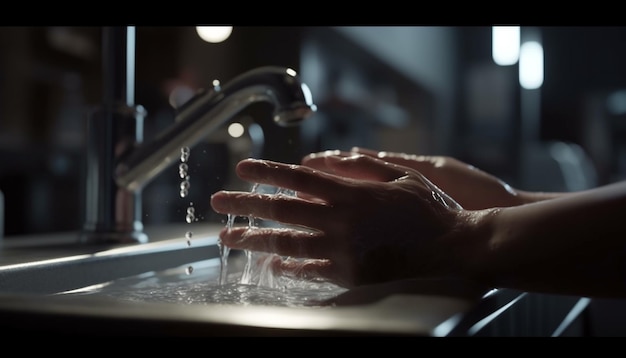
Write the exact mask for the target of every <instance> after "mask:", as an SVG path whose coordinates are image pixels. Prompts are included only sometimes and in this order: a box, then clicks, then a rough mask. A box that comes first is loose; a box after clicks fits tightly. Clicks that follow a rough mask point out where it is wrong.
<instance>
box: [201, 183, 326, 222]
mask: <svg viewBox="0 0 626 358" xmlns="http://www.w3.org/2000/svg"><path fill="white" fill-rule="evenodd" d="M211 207H212V208H213V210H215V211H216V212H218V213H220V214H232V215H237V216H252V217H256V218H261V219H265V220H272V221H277V222H281V223H288V224H295V225H301V226H305V227H308V228H317V229H324V228H325V227H326V224H329V222H328V220H326V219H325V218H327V217H329V216H328V214H329V213H328V205H327V204H326V203H323V202H312V201H307V200H303V199H301V198H296V197H289V196H276V195H271V194H257V193H249V192H239V191H223V190H222V191H218V192H216V193H214V194H213V195H212V196H211Z"/></svg>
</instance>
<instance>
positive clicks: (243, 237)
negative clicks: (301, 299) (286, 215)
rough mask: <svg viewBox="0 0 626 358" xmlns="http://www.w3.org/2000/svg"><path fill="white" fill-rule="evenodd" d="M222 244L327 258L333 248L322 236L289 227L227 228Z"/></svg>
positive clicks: (294, 255)
mask: <svg viewBox="0 0 626 358" xmlns="http://www.w3.org/2000/svg"><path fill="white" fill-rule="evenodd" d="M220 239H221V240H222V243H223V244H224V245H226V246H228V247H230V248H232V249H238V250H251V251H262V252H270V253H274V254H277V255H280V256H291V257H298V258H316V259H321V258H326V257H328V251H329V250H330V248H331V247H332V245H327V244H326V243H325V239H324V237H323V236H322V235H321V234H320V233H314V232H304V231H299V230H294V229H287V228H248V227H236V228H230V229H229V228H223V229H222V231H221V232H220Z"/></svg>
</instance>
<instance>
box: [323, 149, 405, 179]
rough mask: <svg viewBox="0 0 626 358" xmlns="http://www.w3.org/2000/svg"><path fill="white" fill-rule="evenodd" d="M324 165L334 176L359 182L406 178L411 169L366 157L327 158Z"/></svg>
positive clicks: (358, 155)
mask: <svg viewBox="0 0 626 358" xmlns="http://www.w3.org/2000/svg"><path fill="white" fill-rule="evenodd" d="M324 159H325V161H326V165H327V166H328V167H329V168H331V169H332V170H333V172H334V173H335V174H336V175H341V176H345V177H348V178H352V179H359V180H374V181H383V182H388V181H393V180H396V179H399V178H402V177H405V176H407V175H408V174H409V173H410V172H411V168H409V167H405V166H401V165H397V164H394V163H390V162H386V161H384V160H380V159H377V158H374V157H371V156H367V155H360V154H357V155H352V156H349V157H338V156H328V157H325V158H324Z"/></svg>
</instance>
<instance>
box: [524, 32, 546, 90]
mask: <svg viewBox="0 0 626 358" xmlns="http://www.w3.org/2000/svg"><path fill="white" fill-rule="evenodd" d="M519 84H520V85H521V86H522V87H523V88H525V89H537V88H539V87H541V85H542V84H543V47H542V46H541V44H540V43H539V42H537V41H528V42H524V43H523V44H522V46H520V56H519Z"/></svg>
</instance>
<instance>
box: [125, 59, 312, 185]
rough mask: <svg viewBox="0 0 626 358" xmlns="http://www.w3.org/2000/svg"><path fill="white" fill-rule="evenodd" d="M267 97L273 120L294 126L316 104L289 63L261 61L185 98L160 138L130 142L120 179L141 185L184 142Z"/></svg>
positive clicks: (193, 140)
mask: <svg viewBox="0 0 626 358" xmlns="http://www.w3.org/2000/svg"><path fill="white" fill-rule="evenodd" d="M260 101H267V102H270V103H272V104H273V106H274V122H275V123H276V124H278V125H281V126H290V125H295V124H297V123H299V122H300V121H301V120H302V119H304V118H306V117H307V116H308V115H309V114H310V113H311V112H313V111H315V109H316V107H315V105H314V104H313V100H312V97H311V92H310V91H309V88H308V87H307V85H306V84H304V83H301V82H300V80H299V79H298V75H297V74H296V72H295V71H294V70H292V69H289V68H281V67H261V68H257V69H254V70H252V71H249V72H247V73H244V74H242V75H240V76H239V77H237V78H235V79H234V80H232V81H231V82H229V83H228V84H226V85H225V86H223V87H222V88H220V87H219V85H217V86H215V87H214V88H213V89H210V90H204V91H202V92H200V93H198V94H197V95H196V96H195V97H193V98H191V99H190V100H189V101H188V102H186V103H185V104H184V105H183V106H182V107H180V109H179V110H178V113H177V115H176V123H175V124H174V125H172V126H171V127H170V128H169V129H167V130H165V131H164V132H163V133H161V134H160V135H159V136H157V138H156V139H155V140H154V141H152V142H150V143H146V144H143V145H140V146H136V147H134V148H131V149H129V150H128V151H127V153H125V154H124V155H123V157H122V158H121V159H120V161H119V163H118V164H117V166H116V173H115V174H116V182H117V184H118V185H119V186H121V187H124V188H127V189H129V190H137V189H140V188H141V187H143V186H144V185H145V184H146V183H148V182H149V181H150V180H151V179H152V178H154V177H155V176H157V175H158V174H159V173H161V172H162V171H163V170H164V169H165V168H167V167H169V166H170V165H171V164H172V163H173V162H176V161H177V160H178V158H180V149H181V148H182V147H191V146H193V145H195V144H196V143H198V142H199V141H200V140H202V139H203V138H206V137H207V136H208V135H210V134H211V133H212V132H214V131H215V130H216V129H218V128H219V127H220V126H221V125H222V124H224V123H225V122H227V121H228V120H229V119H231V118H233V117H234V116H235V115H236V114H237V113H239V112H240V111H241V110H243V109H244V108H245V107H247V106H248V105H250V104H252V103H255V102H260Z"/></svg>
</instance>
